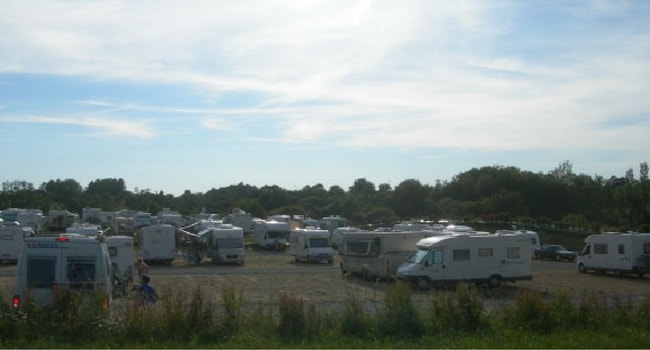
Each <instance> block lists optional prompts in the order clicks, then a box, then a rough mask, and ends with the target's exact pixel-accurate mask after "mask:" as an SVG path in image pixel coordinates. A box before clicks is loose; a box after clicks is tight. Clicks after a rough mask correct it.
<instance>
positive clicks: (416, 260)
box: [407, 249, 429, 264]
mask: <svg viewBox="0 0 650 350" xmlns="http://www.w3.org/2000/svg"><path fill="white" fill-rule="evenodd" d="M427 255H429V250H425V249H419V250H418V251H417V252H415V254H413V255H412V256H411V257H410V258H409V259H408V260H407V262H409V263H411V264H422V262H423V261H424V259H425V258H426V257H427Z"/></svg>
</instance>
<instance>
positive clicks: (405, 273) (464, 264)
mask: <svg viewBox="0 0 650 350" xmlns="http://www.w3.org/2000/svg"><path fill="white" fill-rule="evenodd" d="M417 249H418V250H417V252H416V253H415V254H413V256H411V257H410V258H409V259H408V261H407V262H405V263H404V264H402V266H400V267H399V269H398V270H397V278H398V279H399V280H404V281H409V282H411V283H412V284H413V285H414V286H415V287H417V288H418V289H427V288H429V287H430V286H431V285H444V284H449V283H457V282H460V281H465V282H475V283H487V284H488V286H490V287H498V286H500V285H501V282H514V281H516V280H530V279H532V267H531V266H532V262H531V251H530V239H529V238H528V236H526V235H524V234H519V233H504V234H501V233H497V234H473V233H460V234H447V235H436V236H431V237H428V238H424V239H422V240H420V241H419V242H418V243H417Z"/></svg>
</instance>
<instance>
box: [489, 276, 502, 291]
mask: <svg viewBox="0 0 650 350" xmlns="http://www.w3.org/2000/svg"><path fill="white" fill-rule="evenodd" d="M488 287H490V288H499V287H501V276H497V275H494V276H490V279H488Z"/></svg>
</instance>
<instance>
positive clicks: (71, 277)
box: [12, 236, 112, 308]
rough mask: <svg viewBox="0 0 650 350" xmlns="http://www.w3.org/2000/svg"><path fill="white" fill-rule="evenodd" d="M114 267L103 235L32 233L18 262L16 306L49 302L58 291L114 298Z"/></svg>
mask: <svg viewBox="0 0 650 350" xmlns="http://www.w3.org/2000/svg"><path fill="white" fill-rule="evenodd" d="M111 275H112V268H111V260H110V256H109V253H108V247H107V246H106V243H105V242H104V241H103V237H101V236H100V237H97V238H87V237H55V236H49V237H28V238H25V240H24V242H23V246H22V248H21V252H20V257H19V259H18V265H17V266H16V273H15V285H14V296H13V299H12V304H13V307H14V308H19V307H21V306H23V305H24V304H25V303H26V302H30V301H31V302H34V303H37V304H41V305H44V304H49V303H51V301H52V297H53V293H54V291H74V292H80V293H81V294H82V295H97V296H98V297H100V298H101V301H102V305H104V306H108V305H109V304H110V303H111V300H112V284H111V283H112V281H111Z"/></svg>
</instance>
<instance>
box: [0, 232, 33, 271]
mask: <svg viewBox="0 0 650 350" xmlns="http://www.w3.org/2000/svg"><path fill="white" fill-rule="evenodd" d="M32 236H34V230H32V229H31V227H19V226H4V225H1V226H0V263H2V262H9V263H16V262H18V256H19V255H20V249H21V248H22V246H23V240H24V239H25V238H27V237H32Z"/></svg>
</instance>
